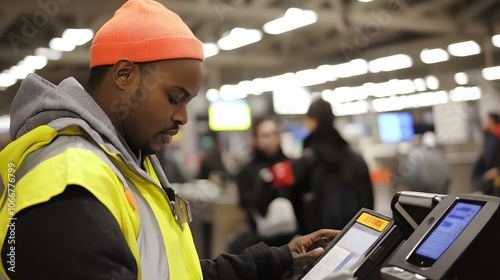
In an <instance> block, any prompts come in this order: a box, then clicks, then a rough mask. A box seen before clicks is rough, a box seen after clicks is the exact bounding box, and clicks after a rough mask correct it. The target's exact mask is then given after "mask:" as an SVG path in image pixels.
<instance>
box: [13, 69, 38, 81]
mask: <svg viewBox="0 0 500 280" xmlns="http://www.w3.org/2000/svg"><path fill="white" fill-rule="evenodd" d="M8 72H9V74H11V75H12V76H14V77H15V78H16V79H18V80H22V79H24V78H26V76H28V74H30V73H33V72H35V71H34V69H31V68H28V67H24V66H19V65H15V66H12V67H10V69H9V71H8Z"/></svg>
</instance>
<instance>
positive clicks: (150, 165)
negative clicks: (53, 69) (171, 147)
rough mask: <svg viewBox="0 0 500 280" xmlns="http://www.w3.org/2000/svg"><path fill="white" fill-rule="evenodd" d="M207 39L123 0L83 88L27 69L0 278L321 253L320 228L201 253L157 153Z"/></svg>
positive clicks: (5, 171) (160, 274) (6, 177)
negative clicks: (204, 256)
mask: <svg viewBox="0 0 500 280" xmlns="http://www.w3.org/2000/svg"><path fill="white" fill-rule="evenodd" d="M203 60H204V55H203V46H202V43H201V42H200V41H199V40H198V39H196V37H195V36H194V35H193V33H192V32H191V31H190V30H189V28H188V27H187V26H186V25H185V24H184V22H183V21H182V20H181V19H180V17H179V16H177V15H176V14H174V13H173V12H171V11H169V10H168V9H166V8H165V7H164V6H163V5H161V4H159V3H158V2H155V1H152V0H130V1H128V2H126V3H125V4H124V5H123V6H122V7H121V8H120V9H118V10H117V11H116V13H115V15H114V16H113V18H111V19H110V20H109V21H108V22H107V23H106V24H105V25H104V26H102V28H101V29H100V30H99V31H98V32H97V34H96V36H95V38H94V41H93V43H92V47H91V57H90V67H91V73H90V77H89V84H88V91H86V90H84V88H83V87H82V86H81V85H80V84H79V83H78V82H77V81H76V80H75V79H73V78H68V79H66V80H64V81H62V82H61V83H60V84H59V85H54V84H52V83H50V82H48V81H46V80H44V79H43V78H41V77H39V76H37V75H34V74H31V75H29V76H28V77H27V78H26V79H25V80H24V81H23V83H22V85H21V87H20V89H19V92H18V93H17V95H16V97H15V99H14V101H13V103H12V108H11V128H10V129H11V131H10V132H11V138H12V139H13V142H12V143H11V144H10V145H8V146H7V147H6V148H5V149H3V150H2V152H0V161H1V162H0V175H1V178H2V184H0V191H1V192H2V197H1V198H0V199H1V201H2V204H1V205H2V206H0V220H1V221H2V224H1V227H0V237H1V240H2V243H1V244H2V250H1V255H0V258H1V260H2V266H0V276H2V277H0V278H6V279H13V280H15V279H51V280H53V279H65V280H66V279H72V280H76V279H143V280H156V279H158V280H159V279H174V280H176V279H181V280H184V279H281V277H282V275H283V273H284V272H285V271H286V270H288V269H290V268H292V266H293V265H294V264H295V265H299V266H300V265H303V264H304V263H307V262H310V261H312V260H314V259H315V258H316V257H317V256H318V255H319V254H321V252H322V248H318V249H314V250H308V248H313V247H316V245H317V244H316V243H319V242H320V241H324V239H331V238H333V237H334V236H335V235H336V234H337V231H333V230H322V231H317V232H314V233H312V234H309V235H306V236H303V237H300V238H297V239H296V240H294V241H292V242H291V243H290V244H288V245H285V246H282V247H267V246H266V245H265V244H257V245H255V246H253V247H250V248H248V249H247V250H246V251H245V252H244V253H243V254H242V255H239V256H235V255H221V256H219V257H218V258H216V259H214V260H202V261H199V260H198V256H197V253H196V250H195V246H194V244H193V239H192V236H191V232H190V229H189V221H190V211H189V204H187V202H186V201H185V200H184V199H182V197H180V196H178V195H176V194H175V192H174V191H173V190H172V189H171V188H170V186H169V183H168V181H167V178H166V177H165V175H164V173H163V171H162V169H161V167H160V165H159V163H158V160H157V158H156V157H155V156H154V155H153V154H154V153H156V152H158V151H159V150H160V148H161V146H162V145H163V144H165V143H170V142H171V141H172V136H173V135H175V134H176V133H177V132H178V130H179V127H180V126H181V125H184V124H186V123H187V121H188V116H187V107H186V106H187V104H188V102H189V101H190V100H191V99H193V98H194V97H196V95H197V94H198V91H199V89H200V87H201V84H202V81H203V64H202V62H203Z"/></svg>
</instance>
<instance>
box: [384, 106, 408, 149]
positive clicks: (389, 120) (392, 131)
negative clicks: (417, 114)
mask: <svg viewBox="0 0 500 280" xmlns="http://www.w3.org/2000/svg"><path fill="white" fill-rule="evenodd" d="M377 124H378V130H379V135H380V140H381V141H382V142H386V143H396V142H404V141H411V140H412V139H413V136H414V126H413V117H412V115H411V113H409V112H388V113H379V114H378V116H377Z"/></svg>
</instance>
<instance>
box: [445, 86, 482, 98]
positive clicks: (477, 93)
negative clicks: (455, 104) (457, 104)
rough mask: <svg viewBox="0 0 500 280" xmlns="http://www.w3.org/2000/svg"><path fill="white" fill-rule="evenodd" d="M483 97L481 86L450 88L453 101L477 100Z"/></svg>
mask: <svg viewBox="0 0 500 280" xmlns="http://www.w3.org/2000/svg"><path fill="white" fill-rule="evenodd" d="M479 98H481V89H480V88H479V87H456V88H455V89H452V90H450V99H451V100H452V101H467V100H477V99H479Z"/></svg>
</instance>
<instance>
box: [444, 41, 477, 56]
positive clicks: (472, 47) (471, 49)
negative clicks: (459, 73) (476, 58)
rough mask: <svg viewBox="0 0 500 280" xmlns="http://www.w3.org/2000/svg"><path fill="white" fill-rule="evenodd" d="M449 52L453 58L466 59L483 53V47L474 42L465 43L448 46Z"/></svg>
mask: <svg viewBox="0 0 500 280" xmlns="http://www.w3.org/2000/svg"><path fill="white" fill-rule="evenodd" d="M448 52H449V53H450V54H451V55H453V56H458V57H464V56H471V55H476V54H480V53H481V47H480V46H479V45H478V44H477V43H476V42H474V41H472V40H471V41H465V42H460V43H455V44H451V45H449V46H448Z"/></svg>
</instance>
